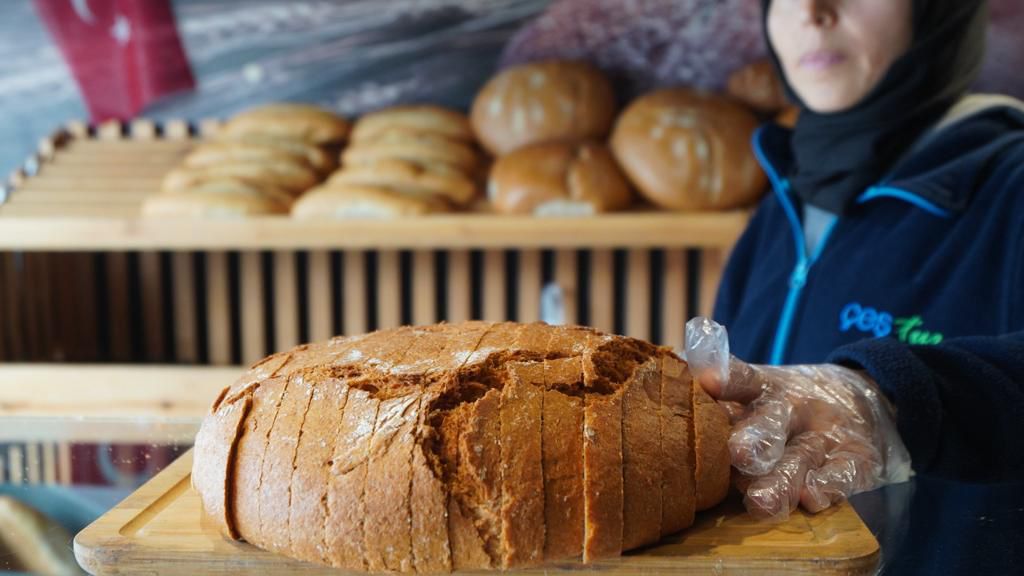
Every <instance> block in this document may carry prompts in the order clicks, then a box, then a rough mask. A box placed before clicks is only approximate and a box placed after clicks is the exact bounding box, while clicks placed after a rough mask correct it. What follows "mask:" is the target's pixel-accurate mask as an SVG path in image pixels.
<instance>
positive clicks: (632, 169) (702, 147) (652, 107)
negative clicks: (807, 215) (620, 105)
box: [611, 88, 766, 210]
mask: <svg viewBox="0 0 1024 576" xmlns="http://www.w3.org/2000/svg"><path fill="white" fill-rule="evenodd" d="M757 125H758V122H757V119H756V118H755V117H754V115H753V114H752V113H751V112H750V111H748V110H747V109H745V108H744V107H743V106H741V105H739V104H737V103H736V102H733V101H731V100H729V99H727V98H722V97H721V96H717V95H714V94H710V93H705V92H699V91H694V90H688V89H684V88H676V89H669V90H659V91H657V92H652V93H650V94H648V95H646V96H644V97H642V98H640V99H638V100H636V101H635V102H633V103H632V104H631V105H630V106H629V107H628V108H627V109H626V111H625V112H623V113H622V115H621V116H620V117H619V120H618V122H617V124H616V125H615V130H614V132H613V134H612V139H611V146H612V150H613V151H614V153H615V157H616V158H617V159H618V161H619V165H620V166H622V169H623V171H625V173H626V175H627V176H628V177H629V179H630V180H631V181H632V183H633V184H634V185H635V186H636V187H637V189H638V190H639V191H640V193H641V194H643V195H644V196H645V197H646V198H647V199H648V200H650V201H651V202H653V203H655V204H657V205H659V206H662V207H664V208H670V209H673V210H720V209H728V208H736V207H739V206H743V205H746V204H750V203H752V202H753V201H754V200H756V199H757V198H758V197H759V196H760V195H761V194H762V193H763V192H764V189H765V186H766V179H765V175H764V172H762V170H761V168H760V166H758V164H757V160H756V158H755V157H754V153H753V150H752V148H751V143H750V140H751V137H752V136H753V134H754V131H755V130H756V128H757Z"/></svg>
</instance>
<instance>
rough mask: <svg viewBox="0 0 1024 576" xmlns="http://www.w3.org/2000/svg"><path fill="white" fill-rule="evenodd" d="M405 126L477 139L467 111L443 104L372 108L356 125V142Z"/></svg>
mask: <svg viewBox="0 0 1024 576" xmlns="http://www.w3.org/2000/svg"><path fill="white" fill-rule="evenodd" d="M392 128H404V129H406V130H412V131H415V132H428V133H431V134H437V135H439V136H444V137H446V138H451V139H453V140H459V141H461V142H469V143H471V142H473V140H474V137H473V129H472V128H471V127H470V125H469V119H468V118H466V115H465V114H462V113H460V112H456V111H455V110H449V109H448V108H443V107H441V106H433V105H428V104H424V105H411V106H395V107H392V108H386V109H383V110H379V111H377V112H371V113H370V114H367V115H365V116H363V117H362V118H360V119H359V120H358V121H357V122H356V125H355V127H353V128H352V138H351V139H352V142H366V141H368V140H372V139H374V138H375V137H376V136H378V135H379V134H380V133H381V132H384V131H386V130H389V129H392Z"/></svg>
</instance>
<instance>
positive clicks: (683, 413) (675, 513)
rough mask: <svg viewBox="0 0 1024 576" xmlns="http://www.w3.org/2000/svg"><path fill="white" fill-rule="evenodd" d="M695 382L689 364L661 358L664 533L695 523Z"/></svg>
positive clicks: (673, 357)
mask: <svg viewBox="0 0 1024 576" xmlns="http://www.w3.org/2000/svg"><path fill="white" fill-rule="evenodd" d="M691 385H693V382H692V380H691V379H690V372H689V370H688V369H687V367H686V363H685V362H683V361H681V360H679V359H677V358H676V357H675V356H674V355H671V356H663V357H662V358H661V409H660V410H659V412H658V414H659V416H660V427H661V451H662V457H661V462H662V476H661V491H662V495H661V533H662V535H668V534H674V533H676V532H679V531H680V530H682V529H684V528H687V527H689V526H690V525H692V524H693V515H694V509H695V505H696V496H695V489H696V476H695V474H696V472H695V469H696V463H695V461H694V457H695V455H694V442H693V426H694V424H693V406H692V398H693V391H692V390H691V389H690V387H691Z"/></svg>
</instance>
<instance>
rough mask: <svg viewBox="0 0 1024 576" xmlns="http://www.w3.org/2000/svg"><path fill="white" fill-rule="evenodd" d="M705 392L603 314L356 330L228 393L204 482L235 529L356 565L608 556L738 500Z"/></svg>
mask: <svg viewBox="0 0 1024 576" xmlns="http://www.w3.org/2000/svg"><path fill="white" fill-rule="evenodd" d="M698 390H699V386H698V385H695V384H694V383H693V380H692V378H691V376H690V374H689V372H688V370H687V367H686V363H685V362H683V361H682V360H680V359H679V358H678V357H676V356H675V355H674V354H672V353H671V352H670V351H669V350H668V349H665V348H657V347H655V346H653V345H651V344H648V343H646V342H642V341H639V340H635V339H631V338H626V337H620V336H610V335H607V334H603V333H600V332H597V331H595V330H592V329H589V328H581V327H560V326H557V327H556V326H548V325H546V324H542V323H535V324H516V323H501V324H493V323H484V322H466V323H462V324H441V325H434V326H423V327H402V328H398V329H393V330H385V331H378V332H374V333H371V334H367V335H362V336H353V337H338V338H334V339H331V340H329V341H327V342H322V343H318V344H311V345H303V346H299V347H298V348H295V349H293V350H290V351H288V352H283V353H279V354H276V355H274V356H271V357H269V358H266V359H264V360H262V361H260V362H258V363H257V364H255V365H254V366H253V367H252V368H251V369H250V370H249V371H248V372H246V373H245V374H243V375H242V377H241V378H240V379H239V380H238V381H237V382H236V383H234V384H233V385H231V386H229V387H227V388H225V389H224V390H223V391H222V392H221V394H220V395H219V396H218V398H217V399H216V401H215V402H214V404H213V406H212V407H211V410H210V413H209V414H208V415H207V416H206V418H205V419H204V421H203V424H202V427H201V428H200V431H199V435H198V436H197V438H196V448H195V461H194V467H193V472H192V478H193V485H194V487H195V488H196V490H197V491H198V492H199V495H200V497H201V499H202V502H203V507H204V510H205V511H206V514H207V515H209V516H211V518H212V519H213V520H214V521H215V523H216V525H218V526H220V527H221V530H222V531H223V532H224V533H225V535H226V536H228V537H230V538H236V539H244V540H246V541H247V542H249V543H251V544H253V545H255V546H258V547H260V548H264V549H267V550H273V551H276V552H280V553H282V554H287V555H289V556H292V557H295V558H299V559H303V560H308V561H311V562H318V563H322V564H329V565H333V566H336V567H340V568H344V569H348V570H357V571H368V570H369V571H380V570H388V571H400V572H413V571H417V572H449V571H452V570H472V569H489V568H517V567H522V566H530V565H536V564H540V563H543V562H550V561H565V560H567V559H570V558H579V557H581V556H582V558H583V560H584V561H586V562H590V561H593V560H595V559H598V558H601V557H605V556H617V555H619V554H620V553H622V552H623V551H625V550H628V549H632V548H635V547H639V546H645V545H649V544H652V543H654V542H657V541H658V540H659V539H660V538H661V537H662V535H664V534H670V533H673V532H676V531H678V530H681V529H683V528H686V527H687V526H690V525H691V524H692V522H693V511H694V509H695V507H697V506H698V505H700V506H702V507H703V506H707V505H711V504H714V503H715V502H717V500H719V499H721V498H722V497H723V496H724V494H725V491H726V490H727V489H728V472H729V463H728V459H727V453H726V459H724V460H723V459H721V458H720V455H721V449H722V447H724V446H725V445H726V440H727V436H728V427H727V426H726V427H725V428H722V427H720V426H719V424H720V423H721V422H726V423H727V421H726V420H725V418H726V417H725V414H724V412H722V409H721V408H720V407H718V405H717V404H715V403H714V402H708V401H707V400H710V399H708V398H706V397H704V396H700V395H698V393H697V391H698ZM703 450H710V451H711V452H710V453H709V454H703V453H702V451H703ZM708 482H710V483H711V484H710V485H708V484H706V483H708Z"/></svg>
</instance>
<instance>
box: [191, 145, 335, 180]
mask: <svg viewBox="0 0 1024 576" xmlns="http://www.w3.org/2000/svg"><path fill="white" fill-rule="evenodd" d="M282 160H286V161H291V162H293V163H297V164H305V165H307V166H309V167H310V168H313V169H314V170H316V171H317V172H318V173H319V174H327V173H328V172H330V171H331V170H334V169H335V168H337V161H336V159H335V158H334V156H332V155H330V154H328V153H327V152H326V151H324V150H323V149H322V148H320V147H319V146H316V145H314V144H310V143H309V142H304V141H302V140H289V139H286V138H273V137H266V136H258V135H253V136H247V137H245V138H244V139H240V138H229V137H223V138H217V139H215V140H212V141H209V142H203V143H202V144H200V145H199V146H196V147H195V148H194V149H193V150H192V151H191V152H190V153H189V154H188V156H186V157H185V161H184V165H185V166H189V167H205V166H213V165H217V164H223V163H227V162H242V163H251V162H267V161H270V162H273V161H282Z"/></svg>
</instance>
